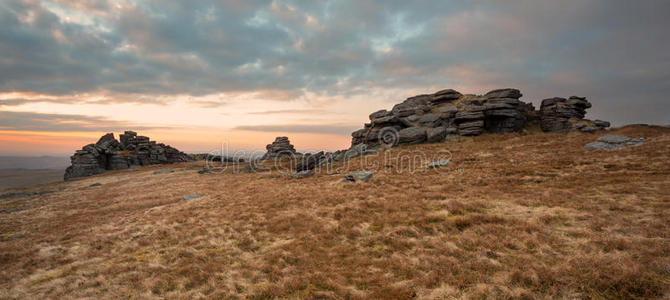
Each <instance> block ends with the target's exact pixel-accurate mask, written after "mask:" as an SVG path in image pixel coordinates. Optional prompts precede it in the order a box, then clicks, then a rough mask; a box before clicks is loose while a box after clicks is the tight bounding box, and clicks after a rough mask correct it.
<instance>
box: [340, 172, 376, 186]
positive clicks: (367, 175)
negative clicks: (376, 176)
mask: <svg viewBox="0 0 670 300" xmlns="http://www.w3.org/2000/svg"><path fill="white" fill-rule="evenodd" d="M372 174H373V173H372V172H370V171H353V172H351V173H349V174H348V175H347V176H344V179H342V181H341V182H345V183H346V182H359V181H362V182H367V181H369V180H370V179H371V178H372Z"/></svg>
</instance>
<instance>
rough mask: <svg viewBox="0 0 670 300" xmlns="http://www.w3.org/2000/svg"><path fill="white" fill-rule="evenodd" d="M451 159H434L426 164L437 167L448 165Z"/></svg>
mask: <svg viewBox="0 0 670 300" xmlns="http://www.w3.org/2000/svg"><path fill="white" fill-rule="evenodd" d="M450 162H451V161H450V160H448V159H442V160H438V161H434V162H431V163H429V164H428V167H429V168H439V167H446V166H448V165H449V163H450Z"/></svg>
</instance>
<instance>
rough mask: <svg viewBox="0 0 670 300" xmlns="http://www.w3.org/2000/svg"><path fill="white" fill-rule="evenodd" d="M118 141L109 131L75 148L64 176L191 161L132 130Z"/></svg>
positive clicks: (65, 177)
mask: <svg viewBox="0 0 670 300" xmlns="http://www.w3.org/2000/svg"><path fill="white" fill-rule="evenodd" d="M120 139H121V142H119V141H117V140H116V139H115V138H114V134H113V133H108V134H105V135H103V136H102V137H101V138H100V140H98V142H97V143H95V144H89V145H86V146H84V147H83V148H82V149H81V150H77V151H76V152H75V153H74V155H73V156H72V157H70V160H71V162H72V165H71V166H69V167H68V168H67V169H66V170H65V175H64V179H65V180H70V179H72V178H77V177H84V176H90V175H95V174H100V173H104V172H105V171H106V170H123V169H128V168H130V167H131V166H146V165H154V164H166V163H174V162H183V161H191V160H192V158H190V157H189V156H188V155H187V154H185V153H183V152H181V151H179V150H177V149H175V148H172V147H170V146H168V145H165V144H162V143H156V142H155V141H151V140H149V138H148V137H146V136H138V135H137V133H135V132H133V131H126V132H125V133H124V134H121V135H120Z"/></svg>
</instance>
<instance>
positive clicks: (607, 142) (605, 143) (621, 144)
mask: <svg viewBox="0 0 670 300" xmlns="http://www.w3.org/2000/svg"><path fill="white" fill-rule="evenodd" d="M642 144H644V138H639V139H632V138H629V137H627V136H621V135H611V134H608V135H604V136H601V137H599V138H598V139H597V140H596V141H595V142H593V143H589V144H587V145H586V146H585V147H584V150H587V151H590V150H618V149H621V148H625V147H630V146H637V145H642Z"/></svg>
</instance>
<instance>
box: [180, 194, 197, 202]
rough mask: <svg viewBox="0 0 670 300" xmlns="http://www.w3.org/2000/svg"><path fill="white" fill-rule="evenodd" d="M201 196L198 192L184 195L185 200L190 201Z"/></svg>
mask: <svg viewBox="0 0 670 300" xmlns="http://www.w3.org/2000/svg"><path fill="white" fill-rule="evenodd" d="M198 198H200V195H198V194H191V195H188V196H184V200H186V201H189V200H194V199H198Z"/></svg>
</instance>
